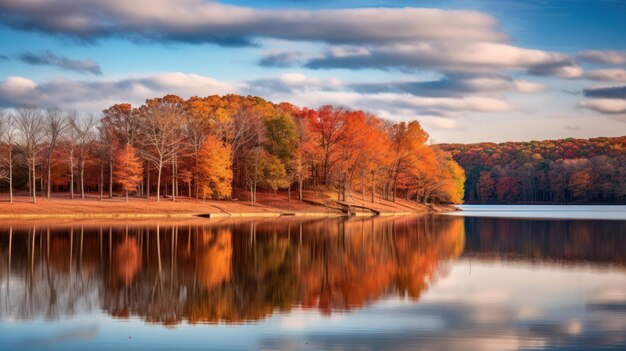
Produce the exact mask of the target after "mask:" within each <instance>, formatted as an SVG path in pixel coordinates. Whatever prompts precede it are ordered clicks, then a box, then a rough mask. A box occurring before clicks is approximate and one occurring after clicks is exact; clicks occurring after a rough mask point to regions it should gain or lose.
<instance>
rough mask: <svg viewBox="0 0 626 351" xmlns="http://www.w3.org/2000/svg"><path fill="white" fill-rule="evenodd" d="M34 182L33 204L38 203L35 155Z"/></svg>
mask: <svg viewBox="0 0 626 351" xmlns="http://www.w3.org/2000/svg"><path fill="white" fill-rule="evenodd" d="M32 163H33V166H32V167H33V182H32V187H33V202H34V203H37V181H36V180H35V179H36V178H37V173H36V170H35V154H34V153H33V162H32Z"/></svg>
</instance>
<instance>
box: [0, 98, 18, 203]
mask: <svg viewBox="0 0 626 351" xmlns="http://www.w3.org/2000/svg"><path fill="white" fill-rule="evenodd" d="M2 144H4V145H5V146H6V153H5V154H0V180H7V181H8V182H9V202H13V145H14V144H15V126H14V124H13V119H12V118H11V115H10V114H8V113H6V112H5V111H4V110H0V146H1V145H2Z"/></svg>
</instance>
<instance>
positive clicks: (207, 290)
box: [0, 216, 626, 325]
mask: <svg viewBox="0 0 626 351" xmlns="http://www.w3.org/2000/svg"><path fill="white" fill-rule="evenodd" d="M571 222H573V221H523V220H514V219H488V218H479V219H476V218H462V217H452V216H426V217H407V218H404V217H403V218H351V219H348V220H346V219H314V220H310V219H309V220H298V219H295V218H294V219H288V220H241V221H227V222H212V221H206V220H197V221H193V222H185V223H172V222H170V223H158V224H154V225H142V224H137V223H132V222H129V223H124V224H106V225H93V224H90V225H87V224H82V225H81V224H74V225H44V224H33V225H27V224H21V225H18V226H11V225H2V226H0V288H1V289H2V292H1V293H0V300H2V301H0V302H1V306H0V320H9V319H21V320H32V319H35V318H38V317H42V318H45V319H50V320H55V319H59V318H61V317H64V316H71V315H75V314H78V313H82V312H89V311H94V310H99V309H101V310H103V311H105V312H107V313H108V314H110V315H111V316H113V317H116V318H128V317H131V316H135V317H139V318H142V319H143V320H145V321H147V322H150V323H159V324H164V325H176V324H179V323H181V322H183V321H187V322H189V323H218V322H222V323H241V322H247V321H255V320H260V319H263V318H265V317H267V316H269V315H271V314H272V313H273V312H274V311H276V310H279V311H289V310H290V309H292V308H305V309H316V310H319V311H320V312H321V313H324V314H330V313H333V312H334V311H345V310H351V309H356V308H360V307H363V306H366V305H368V304H371V303H373V302H375V301H377V300H379V299H381V298H383V297H388V296H400V297H408V298H412V299H419V297H420V295H421V294H422V293H423V292H424V291H426V290H427V289H428V287H429V286H430V285H431V284H433V283H434V282H435V281H436V280H437V278H438V277H440V276H441V275H445V274H446V268H447V262H449V260H451V259H455V258H457V257H459V256H461V255H464V256H468V257H471V258H472V259H478V260H491V259H514V260H526V261H532V262H545V263H550V264H555V263H556V264H568V265H570V264H572V263H576V264H593V265H613V266H619V267H624V266H626V262H625V261H624V255H623V253H624V252H625V250H626V239H625V238H624V236H623V235H621V234H623V233H624V232H626V230H625V229H626V228H624V226H625V224H624V223H625V222H623V221H613V222H607V221H603V222H600V221H597V222H596V221H576V222H575V225H573V224H572V223H571ZM22 223H23V222H22Z"/></svg>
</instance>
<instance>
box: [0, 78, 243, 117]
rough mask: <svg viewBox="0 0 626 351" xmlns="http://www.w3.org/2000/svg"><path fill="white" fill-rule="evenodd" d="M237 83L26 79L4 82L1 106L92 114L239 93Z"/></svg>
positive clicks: (195, 79) (151, 79)
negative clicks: (125, 105)
mask: <svg viewBox="0 0 626 351" xmlns="http://www.w3.org/2000/svg"><path fill="white" fill-rule="evenodd" d="M239 88H240V87H239V86H238V85H237V84H229V83H224V82H220V81H218V80H215V79H213V78H210V77H205V76H200V75H196V74H185V73H178V72H174V73H159V74H154V75H150V76H141V77H130V78H125V79H120V80H95V81H80V80H70V79H54V80H51V81H47V82H44V83H39V84H38V83H36V82H34V81H32V80H30V79H27V78H23V77H8V78H7V79H6V80H4V81H0V104H3V105H5V106H16V105H20V104H29V105H37V106H41V107H48V106H62V107H64V108H75V109H78V110H85V111H89V112H96V111H100V110H102V109H104V108H106V107H107V106H109V105H111V104H113V103H119V102H131V103H133V104H140V103H142V102H143V101H144V100H145V99H147V98H152V97H155V96H162V95H165V94H177V95H181V96H185V97H189V96H193V95H201V96H207V95H212V94H226V93H236V92H238V90H239Z"/></svg>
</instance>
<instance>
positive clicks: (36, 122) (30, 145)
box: [14, 107, 45, 203]
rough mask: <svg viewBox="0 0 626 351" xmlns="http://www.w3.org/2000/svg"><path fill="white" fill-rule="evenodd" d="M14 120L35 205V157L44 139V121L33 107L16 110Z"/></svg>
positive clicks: (41, 115)
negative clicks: (26, 165)
mask: <svg viewBox="0 0 626 351" xmlns="http://www.w3.org/2000/svg"><path fill="white" fill-rule="evenodd" d="M14 119H15V126H16V128H17V132H18V138H17V146H18V148H19V149H20V150H21V151H22V152H23V153H24V156H25V157H26V163H27V164H28V174H29V182H28V183H29V188H30V193H31V195H32V197H33V202H34V203H37V189H36V187H37V184H36V180H37V173H36V167H37V155H39V152H40V151H41V142H42V141H43V139H44V137H45V133H44V131H45V123H44V122H45V121H44V118H43V114H42V113H41V111H40V110H38V109H36V108H34V107H20V108H18V109H17V112H16V115H15V117H14Z"/></svg>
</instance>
